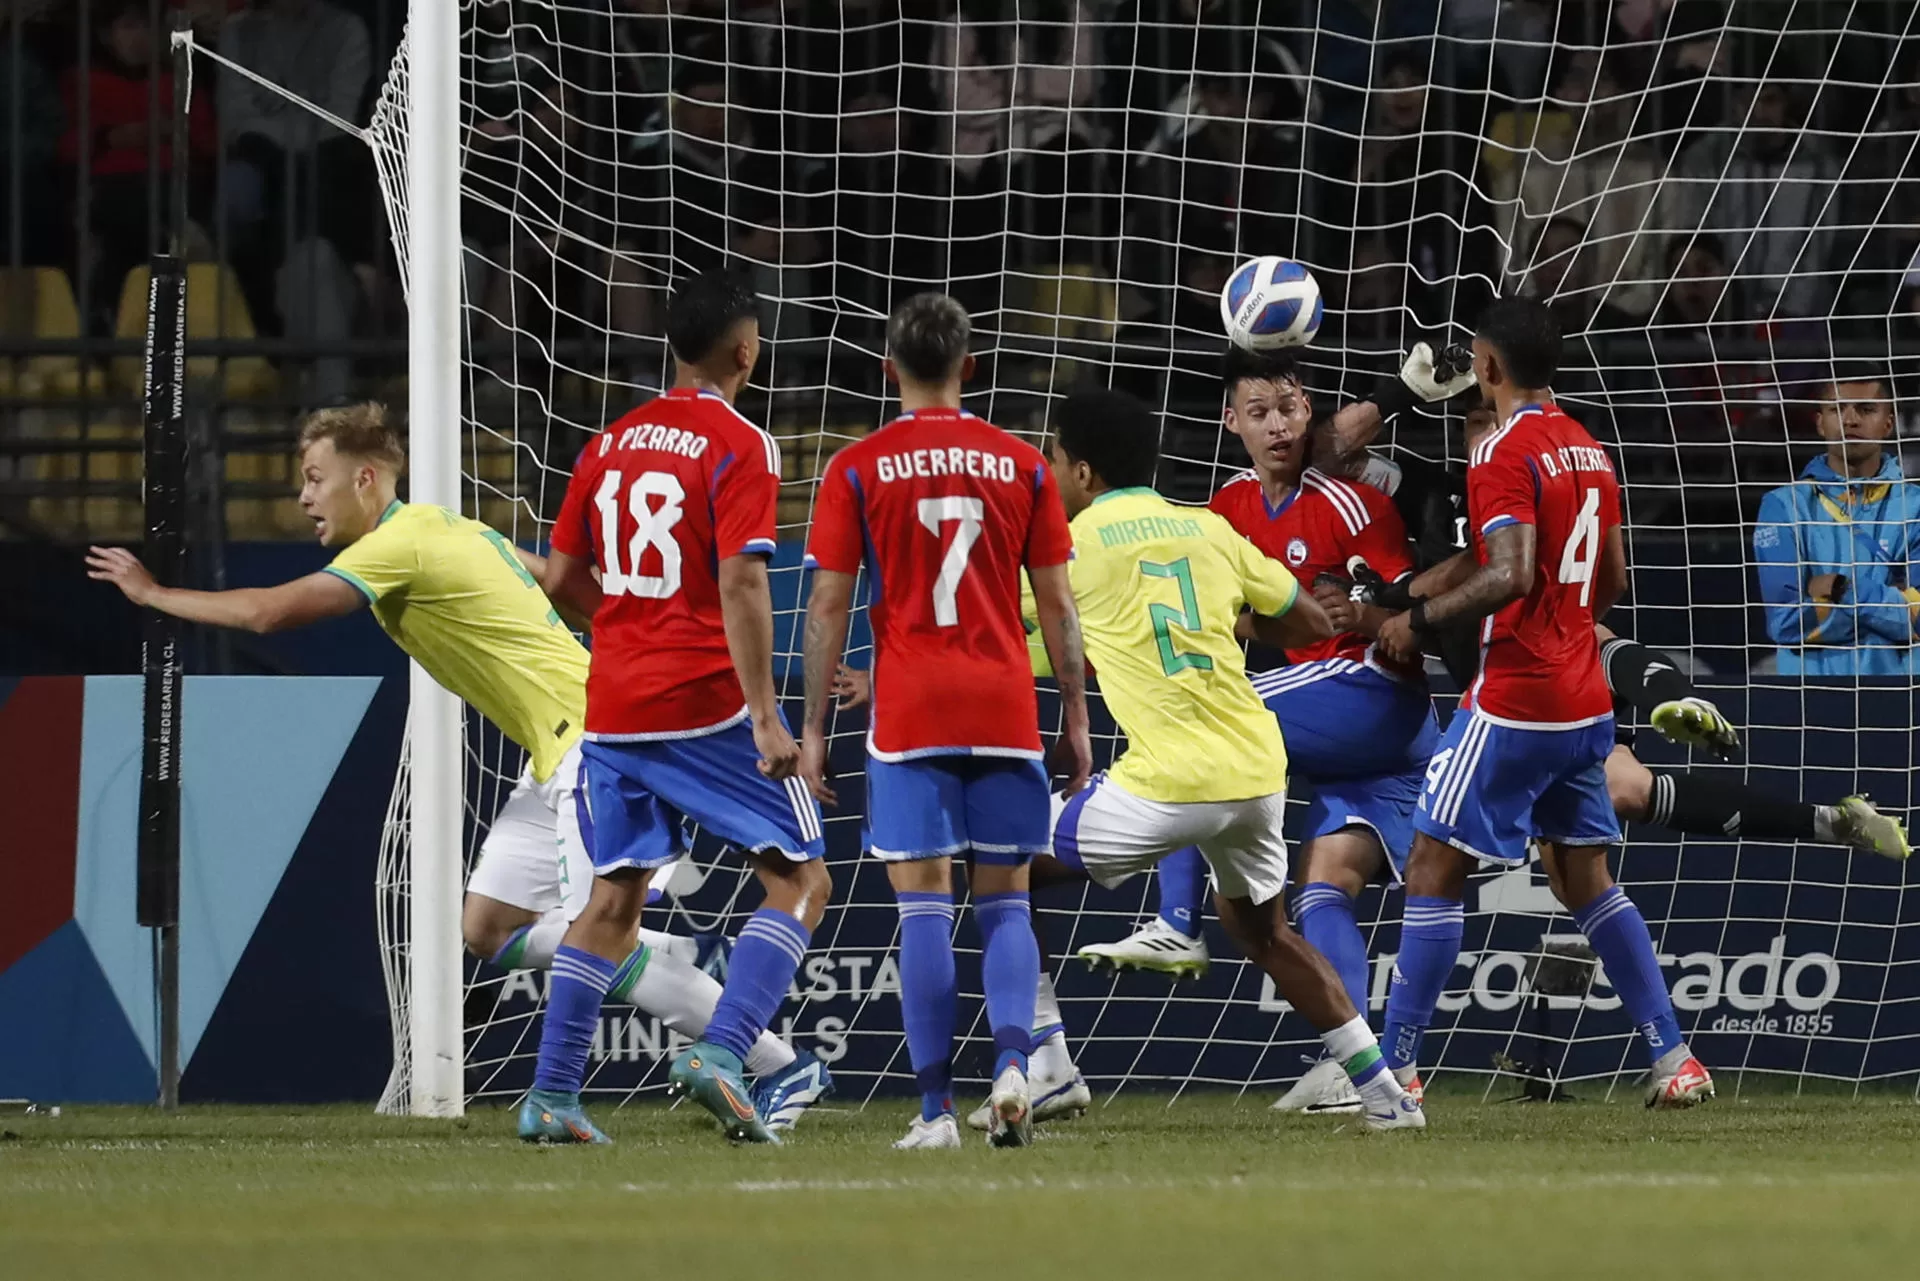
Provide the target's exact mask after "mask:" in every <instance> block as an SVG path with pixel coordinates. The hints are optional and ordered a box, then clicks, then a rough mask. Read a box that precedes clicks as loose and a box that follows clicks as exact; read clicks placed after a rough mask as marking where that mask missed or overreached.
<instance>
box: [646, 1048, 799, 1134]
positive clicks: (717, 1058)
mask: <svg viewBox="0 0 1920 1281" xmlns="http://www.w3.org/2000/svg"><path fill="white" fill-rule="evenodd" d="M667 1093H668V1094H669V1095H671V1096H672V1097H674V1098H679V1097H680V1096H681V1095H683V1094H684V1095H687V1096H689V1097H691V1098H692V1099H693V1101H694V1102H695V1103H698V1104H699V1105H700V1106H701V1107H703V1108H705V1109H706V1110H707V1111H709V1112H711V1113H713V1115H714V1117H715V1119H717V1120H718V1121H719V1122H720V1127H721V1128H722V1129H724V1130H725V1131H726V1132H727V1137H728V1138H729V1139H732V1140H733V1141H734V1142H736V1143H771V1144H774V1145H775V1146H778V1145H779V1143H780V1136H779V1135H778V1134H775V1133H774V1132H773V1131H772V1130H771V1129H769V1128H767V1123H766V1121H765V1120H764V1119H762V1118H761V1116H760V1110H759V1109H758V1108H756V1107H755V1106H754V1105H753V1093H752V1091H750V1090H748V1089H747V1083H746V1081H745V1080H744V1079H743V1077H742V1064H741V1062H740V1059H739V1056H738V1055H736V1054H734V1053H733V1052H732V1051H731V1050H723V1049H721V1048H720V1047H719V1046H717V1045H711V1044H709V1043H707V1042H706V1041H695V1042H694V1043H693V1045H692V1046H690V1047H689V1048H688V1049H687V1050H686V1051H685V1052H684V1053H682V1054H681V1055H680V1057H679V1058H677V1059H675V1060H674V1061H673V1066H672V1067H671V1068H670V1069H668V1071H667Z"/></svg>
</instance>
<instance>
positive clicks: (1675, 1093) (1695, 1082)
mask: <svg viewBox="0 0 1920 1281" xmlns="http://www.w3.org/2000/svg"><path fill="white" fill-rule="evenodd" d="M1712 1097H1713V1078H1712V1077H1711V1076H1709V1075H1707V1069H1706V1068H1705V1067H1704V1066H1702V1065H1701V1062H1700V1060H1699V1059H1696V1058H1694V1057H1693V1056H1692V1055H1688V1056H1687V1059H1686V1061H1685V1062H1683V1063H1682V1064H1680V1066H1679V1067H1677V1068H1675V1069H1674V1070H1673V1071H1672V1072H1670V1073H1668V1074H1667V1075H1665V1076H1655V1077H1654V1078H1653V1081H1652V1082H1651V1083H1650V1084H1649V1085H1648V1086H1647V1106H1648V1107H1650V1108H1654V1109H1656V1110H1659V1111H1662V1112H1674V1111H1678V1110H1680V1109H1681V1108H1690V1107H1693V1106H1694V1105H1695V1104H1699V1103H1705V1102H1706V1101H1707V1100H1708V1099H1710V1098H1712Z"/></svg>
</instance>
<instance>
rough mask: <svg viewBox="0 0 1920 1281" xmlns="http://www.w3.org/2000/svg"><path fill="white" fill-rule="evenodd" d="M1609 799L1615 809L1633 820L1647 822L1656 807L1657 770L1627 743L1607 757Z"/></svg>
mask: <svg viewBox="0 0 1920 1281" xmlns="http://www.w3.org/2000/svg"><path fill="white" fill-rule="evenodd" d="M1607 799H1608V800H1609V801H1611V802H1612V803H1613V812H1614V813H1615V814H1617V815H1619V816H1620V817H1621V818H1624V819H1630V820H1632V821H1633V822H1636V823H1640V822H1645V821H1646V820H1647V818H1648V816H1649V815H1650V814H1651V812H1652V809H1653V771H1652V770H1650V769H1648V768H1647V767H1646V766H1644V765H1642V764H1641V763H1640V762H1639V760H1638V759H1637V758H1636V757H1635V756H1634V755H1633V753H1632V752H1629V751H1628V750H1627V749H1626V748H1624V747H1615V748H1614V749H1613V752H1612V754H1610V755H1609V756H1608V757H1607Z"/></svg>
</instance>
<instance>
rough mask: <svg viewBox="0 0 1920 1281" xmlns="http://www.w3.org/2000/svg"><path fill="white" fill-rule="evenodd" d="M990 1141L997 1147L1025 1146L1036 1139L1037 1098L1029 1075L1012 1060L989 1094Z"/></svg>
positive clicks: (988, 1137) (988, 1130)
mask: <svg viewBox="0 0 1920 1281" xmlns="http://www.w3.org/2000/svg"><path fill="white" fill-rule="evenodd" d="M987 1142H988V1143H990V1144H992V1145H993V1146H994V1147H996V1148H1024V1147H1026V1146H1027V1145H1028V1144H1030V1143H1032V1142H1033V1100H1032V1096H1031V1095H1030V1094H1029V1093H1028V1091H1027V1074H1026V1073H1025V1072H1022V1071H1021V1070H1020V1069H1019V1067H1017V1066H1016V1065H1014V1064H1011V1063H1009V1064H1008V1065H1007V1066H1006V1068H1005V1069H1004V1070H1003V1071H1002V1072H1001V1073H1000V1076H999V1078H998V1079H996V1080H995V1081H994V1083H993V1093H992V1094H989V1095H988V1096H987Z"/></svg>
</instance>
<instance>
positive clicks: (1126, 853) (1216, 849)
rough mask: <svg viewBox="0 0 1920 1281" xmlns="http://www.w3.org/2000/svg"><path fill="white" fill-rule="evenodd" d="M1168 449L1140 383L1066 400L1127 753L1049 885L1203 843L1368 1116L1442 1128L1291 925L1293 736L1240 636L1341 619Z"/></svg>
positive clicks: (1078, 519)
mask: <svg viewBox="0 0 1920 1281" xmlns="http://www.w3.org/2000/svg"><path fill="white" fill-rule="evenodd" d="M1158 459H1159V426H1158V423H1157V422H1156V421H1155V419H1154V416H1153V414H1151V413H1150V412H1149V411H1148V410H1147V409H1146V407H1145V406H1144V405H1142V404H1141V403H1140V402H1139V401H1137V400H1135V399H1134V398H1133V397H1131V396H1128V395H1126V394H1125V393H1123V392H1108V391H1095V392H1077V393H1075V394H1074V395H1072V396H1069V397H1068V398H1067V400H1066V402H1065V403H1064V404H1062V405H1061V406H1060V409H1059V411H1058V413H1057V416H1056V420H1055V438H1054V444H1053V468H1054V473H1055V475H1056V476H1057V477H1058V478H1059V482H1060V492H1061V496H1062V497H1063V499H1064V500H1065V502H1066V506H1067V510H1068V511H1069V512H1070V513H1073V516H1074V519H1073V536H1074V551H1075V557H1074V560H1073V563H1072V566H1071V576H1072V580H1073V592H1074V598H1075V600H1076V601H1077V602H1078V604H1079V607H1080V616H1081V623H1082V627H1083V629H1084V634H1085V636H1086V641H1087V652H1088V654H1089V656H1090V657H1091V658H1092V660H1093V662H1094V664H1095V665H1096V666H1097V667H1098V669H1099V672H1100V684H1101V692H1102V694H1103V695H1104V697H1105V699H1106V703H1107V706H1108V707H1109V708H1110V709H1111V710H1112V712H1113V714H1114V719H1115V720H1116V721H1117V722H1118V723H1119V725H1120V727H1121V729H1122V730H1123V731H1124V733H1125V734H1126V739H1127V750H1126V752H1125V754H1124V755H1122V757H1121V758H1120V760H1119V761H1118V762H1116V763H1115V765H1114V767H1113V769H1112V771H1111V772H1110V773H1108V774H1106V775H1104V776H1102V778H1101V779H1100V780H1098V781H1097V782H1096V783H1095V785H1094V786H1093V787H1090V788H1088V789H1087V790H1086V791H1083V792H1081V793H1080V794H1078V795H1076V796H1073V797H1070V798H1068V799H1067V800H1066V801H1065V805H1064V808H1063V809H1062V810H1061V812H1060V814H1059V817H1058V818H1057V819H1056V820H1055V824H1054V831H1053V855H1052V857H1051V858H1050V859H1047V860H1043V861H1042V862H1041V863H1040V864H1039V865H1038V870H1036V873H1035V877H1036V881H1040V880H1042V879H1044V880H1046V881H1048V882H1051V881H1052V880H1055V879H1065V878H1067V877H1069V876H1071V877H1073V878H1074V879H1092V880H1094V881H1097V882H1099V883H1100V884H1102V885H1106V886H1113V885H1116V884H1118V883H1120V882H1122V881H1124V880H1126V879H1127V878H1128V877H1130V876H1132V875H1134V874H1136V873H1138V872H1141V871H1145V870H1147V869H1148V868H1151V867H1153V866H1154V865H1155V864H1156V863H1158V862H1160V860H1162V859H1163V858H1164V857H1165V856H1166V855H1167V854H1168V853H1170V852H1171V851H1173V850H1176V849H1181V848H1197V849H1198V851H1199V852H1200V853H1201V856H1202V857H1203V859H1204V860H1205V864H1206V865H1207V866H1208V867H1210V868H1211V871H1212V874H1213V878H1214V882H1215V885H1216V896H1215V902H1216V904H1217V906H1218V908H1219V911H1220V919H1221V923H1222V924H1223V925H1225V926H1226V928H1227V931H1228V933H1229V934H1230V935H1231V936H1232V937H1233V939H1234V941H1235V943H1236V944H1237V945H1238V946H1239V947H1240V950H1241V951H1242V952H1243V953H1244V954H1245V955H1246V956H1247V957H1248V959H1250V960H1252V961H1253V962H1254V963H1255V964H1256V965H1258V966H1259V967H1260V968H1261V969H1262V970H1263V971H1265V972H1266V974H1267V975H1268V976H1269V977H1270V978H1271V979H1272V980H1273V983H1274V986H1275V988H1276V990H1278V991H1279V992H1280V994H1281V995H1282V996H1283V997H1284V998H1286V999H1287V1000H1289V1001H1291V1002H1292V1003H1293V1005H1294V1006H1295V1008H1296V1009H1298V1010H1299V1011H1300V1012H1301V1014H1303V1015H1304V1016H1305V1017H1306V1018H1307V1019H1308V1021H1310V1022H1311V1023H1312V1024H1313V1025H1314V1027H1315V1028H1316V1029H1318V1030H1319V1032H1320V1034H1321V1038H1322V1040H1323V1042H1324V1044H1325V1046H1326V1049H1327V1053H1328V1057H1329V1059H1330V1061H1332V1062H1334V1063H1336V1064H1337V1065H1338V1070H1339V1071H1340V1072H1341V1073H1342V1074H1343V1076H1345V1077H1346V1078H1347V1079H1348V1080H1349V1081H1350V1082H1351V1084H1352V1086H1353V1088H1354V1089H1355V1091H1356V1092H1357V1094H1358V1095H1359V1097H1360V1099H1361V1100H1362V1108H1363V1110H1364V1112H1365V1116H1366V1123H1367V1125H1368V1126H1370V1127H1372V1128H1375V1129H1396V1128H1402V1127H1417V1126H1420V1125H1424V1124H1425V1120H1424V1117H1423V1116H1422V1114H1421V1112H1420V1109H1419V1104H1418V1102H1417V1100H1415V1099H1414V1098H1412V1097H1411V1096H1409V1095H1408V1094H1407V1093H1406V1092H1405V1091H1404V1090H1402V1089H1401V1088H1400V1087H1399V1086H1398V1085H1397V1084H1395V1083H1394V1082H1393V1081H1391V1080H1390V1079H1389V1077H1388V1075H1387V1073H1385V1072H1384V1071H1383V1070H1381V1067H1380V1059H1379V1049H1378V1042H1377V1041H1376V1040H1375V1038H1374V1035H1373V1033H1372V1031H1371V1030H1369V1028H1368V1027H1367V1021H1366V1018H1365V1016H1364V1015H1363V1014H1361V1013H1360V1009H1359V1006H1358V1005H1357V1004H1356V1002H1355V1001H1354V1000H1353V999H1352V998H1351V996H1350V995H1349V994H1348V991H1347V989H1346V985H1345V984H1344V983H1343V982H1342V978H1341V975H1340V974H1339V973H1338V972H1337V971H1336V970H1335V968H1334V966H1332V965H1330V964H1329V963H1328V961H1327V959H1326V958H1325V957H1324V956H1322V955H1321V953H1320V952H1319V951H1318V950H1317V949H1316V948H1315V947H1314V946H1313V945H1312V943H1311V942H1310V941H1308V940H1305V939H1302V938H1301V937H1300V936H1299V935H1297V934H1295V933H1294V932H1293V931H1292V930H1291V929H1289V928H1288V927H1287V917H1286V909H1285V899H1284V890H1285V888H1286V883H1287V875H1288V858H1287V847H1286V843H1285V840H1284V839H1283V837H1282V835H1281V824H1282V820H1283V817H1284V812H1285V808H1286V778H1287V764H1288V751H1289V745H1288V744H1286V743H1285V742H1283V740H1282V736H1281V732H1280V726H1279V724H1278V723H1276V721H1275V719H1274V716H1273V713H1272V712H1271V711H1269V710H1268V708H1267V707H1266V706H1265V705H1263V704H1262V702H1261V700H1260V696H1259V695H1258V694H1257V693H1256V692H1255V691H1254V687H1253V686H1252V685H1251V684H1250V683H1249V682H1248V681H1247V679H1246V675H1245V668H1244V663H1243V659H1242V655H1241V652H1240V647H1239V642H1238V639H1237V638H1238V637H1239V636H1240V635H1241V634H1242V633H1243V632H1248V633H1251V634H1252V635H1255V636H1257V637H1259V638H1260V639H1261V640H1263V641H1265V642H1266V643H1268V644H1277V645H1279V646H1281V647H1283V648H1287V649H1292V650H1303V651H1304V650H1307V649H1309V648H1310V647H1313V646H1316V645H1318V644H1321V643H1324V642H1325V641H1327V640H1329V639H1330V638H1331V636H1332V627H1331V624H1330V623H1329V622H1328V621H1327V619H1326V617H1325V615H1324V613H1323V612H1322V611H1321V610H1320V608H1319V607H1318V606H1317V605H1316V604H1314V602H1313V600H1312V598H1311V597H1309V596H1308V595H1307V594H1306V592H1305V591H1304V590H1303V589H1302V588H1301V586H1300V582H1299V580H1298V579H1297V578H1296V577H1295V576H1294V575H1293V574H1292V573H1290V572H1288V570H1287V569H1286V567H1285V566H1284V564H1282V563H1280V562H1277V561H1275V560H1274V559H1271V558H1269V557H1267V556H1264V555H1262V554H1260V552H1259V551H1258V550H1257V549H1256V548H1255V547H1254V546H1252V545H1250V544H1249V543H1248V542H1247V540H1246V539H1245V538H1243V537H1242V536H1241V535H1240V534H1239V532H1238V531H1236V530H1235V529H1234V527H1233V525H1232V524H1231V523H1229V522H1228V521H1227V520H1226V519H1224V518H1223V517H1221V516H1220V515H1219V514H1217V513H1214V512H1206V511H1197V510H1195V509H1193V508H1185V507H1176V506H1174V505H1173V504H1171V503H1169V502H1167V500H1166V499H1164V498H1162V497H1161V496H1160V495H1159V494H1158V493H1156V492H1154V490H1153V488H1152V482H1153V476H1154V469H1155V464H1156V463H1157V462H1158ZM1355 696H1356V697H1370V695H1365V694H1356V695H1355ZM1422 712H1423V714H1425V711H1424V707H1423V709H1422Z"/></svg>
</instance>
